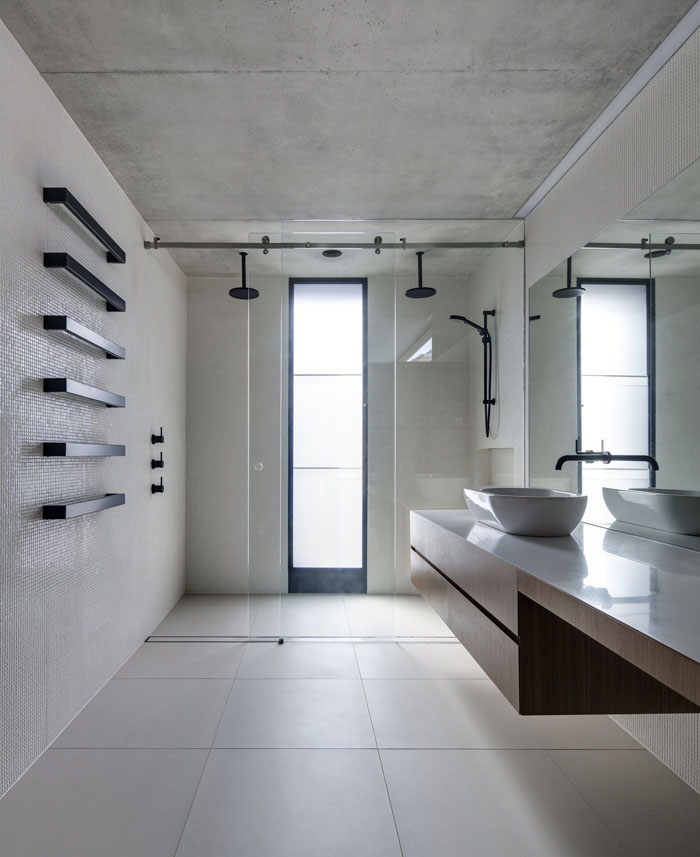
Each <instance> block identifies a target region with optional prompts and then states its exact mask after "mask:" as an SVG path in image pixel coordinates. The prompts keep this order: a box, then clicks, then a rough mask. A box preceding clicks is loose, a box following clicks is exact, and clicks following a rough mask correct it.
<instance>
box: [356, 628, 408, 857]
mask: <svg viewBox="0 0 700 857" xmlns="http://www.w3.org/2000/svg"><path fill="white" fill-rule="evenodd" d="M352 650H353V652H354V654H355V662H356V663H357V671H358V673H359V674H360V682H361V683H362V695H363V697H364V700H365V705H366V706H367V716H368V717H369V723H370V726H371V727H372V735H373V736H374V743H375V744H376V745H377V759H378V761H379V768H380V770H381V772H382V779H383V780H384V788H385V789H386V797H387V800H388V801H389V809H390V810H391V818H392V820H393V822H394V830H395V831H396V839H397V842H398V843H399V851H400V852H401V857H404V851H403V845H402V844H401V834H400V833H399V825H398V823H397V821H396V813H395V812H394V804H393V802H392V800H391V794H390V793H389V783H388V782H387V780H386V772H385V771H384V762H383V760H382V754H381V753H380V752H379V742H378V741H377V733H376V732H375V730H374V721H373V720H372V712H371V711H370V707H369V702H368V701H367V692H366V691H365V682H364V679H363V678H362V671H361V670H360V662H359V660H358V658H357V652H356V651H355V646H354V645H353V647H352Z"/></svg>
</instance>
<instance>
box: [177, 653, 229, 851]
mask: <svg viewBox="0 0 700 857" xmlns="http://www.w3.org/2000/svg"><path fill="white" fill-rule="evenodd" d="M243 654H244V655H245V652H244V653H243ZM242 662H243V657H241V658H240V660H239V661H238V664H237V666H236V674H235V675H234V677H233V679H232V681H231V689H230V690H229V692H228V696H227V697H226V701H225V702H224V704H223V707H222V709H221V716H220V717H219V722H218V723H217V724H216V729H215V730H214V735H213V736H212V739H211V746H210V747H209V752H208V753H207V758H206V759H205V760H204V765H203V766H202V773H201V774H200V775H199V779H198V780H197V786H196V788H195V790H194V794H193V795H192V801H191V802H190V807H189V809H188V810H187V815H186V816H185V821H184V823H183V825H182V830H181V831H180V835H179V836H178V838H177V845H176V846H175V850H174V851H173V857H177V852H178V851H179V850H180V843H181V842H182V837H183V835H184V833H185V828H186V827H187V822H188V821H189V820H190V815H192V807H193V806H194V802H195V801H196V800H197V795H198V793H199V787H200V786H201V785H202V780H203V779H204V772H205V771H206V769H207V765H208V764H209V759H210V758H211V753H212V750H213V749H214V744H215V742H216V736H217V735H218V734H219V728H220V727H221V721H222V720H223V719H224V713H225V712H226V707H227V706H228V702H229V699H231V694H232V693H233V688H234V685H235V683H236V678H237V677H238V672H239V670H240V668H241V663H242Z"/></svg>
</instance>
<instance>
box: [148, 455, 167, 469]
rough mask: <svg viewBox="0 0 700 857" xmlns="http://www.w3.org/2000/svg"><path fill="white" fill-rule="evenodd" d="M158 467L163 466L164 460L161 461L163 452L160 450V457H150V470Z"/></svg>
mask: <svg viewBox="0 0 700 857" xmlns="http://www.w3.org/2000/svg"><path fill="white" fill-rule="evenodd" d="M159 467H165V462H164V461H163V453H162V452H161V454H160V458H152V459H151V470H157V469H158V468H159Z"/></svg>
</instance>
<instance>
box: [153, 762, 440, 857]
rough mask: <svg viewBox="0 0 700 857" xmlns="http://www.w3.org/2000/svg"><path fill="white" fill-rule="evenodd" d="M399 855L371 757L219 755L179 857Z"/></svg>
mask: <svg viewBox="0 0 700 857" xmlns="http://www.w3.org/2000/svg"><path fill="white" fill-rule="evenodd" d="M429 853H431V852H429V851H428V852H425V854H424V855H423V857H425V855H427V854H429ZM400 854H401V852H400V849H399V844H398V840H397V836H396V830H395V827H394V823H393V818H392V813H391V807H390V805H389V800H388V797H387V793H386V788H385V786H384V780H383V777H382V771H381V767H380V764H379V759H378V756H377V753H376V751H372V750H213V751H212V754H211V756H210V758H209V761H208V763H207V766H206V770H205V772H204V776H203V778H202V783H201V785H200V788H199V790H198V792H197V797H196V799H195V802H194V805H193V807H192V812H191V813H190V817H189V820H188V821H187V825H186V827H185V830H184V833H183V835H182V841H181V843H180V847H179V848H178V850H177V857H224V855H240V857H331V855H332V857H358V855H362V857H400ZM149 857H150V855H149Z"/></svg>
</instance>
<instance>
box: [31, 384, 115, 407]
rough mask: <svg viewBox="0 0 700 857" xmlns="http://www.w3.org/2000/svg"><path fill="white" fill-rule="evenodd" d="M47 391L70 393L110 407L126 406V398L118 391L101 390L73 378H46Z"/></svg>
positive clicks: (45, 386)
mask: <svg viewBox="0 0 700 857" xmlns="http://www.w3.org/2000/svg"><path fill="white" fill-rule="evenodd" d="M44 392H45V393H68V395H69V396H77V397H78V398H79V399H85V400H86V401H88V402H99V403H100V404H102V405H107V407H108V408H124V407H126V399H125V398H124V396H120V395H119V394H118V393H110V392H108V391H107V390H100V388H99V387H90V386H88V385H87V384H83V383H81V382H80V381H74V380H73V379H72V378H44Z"/></svg>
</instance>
